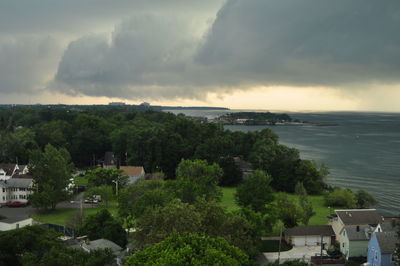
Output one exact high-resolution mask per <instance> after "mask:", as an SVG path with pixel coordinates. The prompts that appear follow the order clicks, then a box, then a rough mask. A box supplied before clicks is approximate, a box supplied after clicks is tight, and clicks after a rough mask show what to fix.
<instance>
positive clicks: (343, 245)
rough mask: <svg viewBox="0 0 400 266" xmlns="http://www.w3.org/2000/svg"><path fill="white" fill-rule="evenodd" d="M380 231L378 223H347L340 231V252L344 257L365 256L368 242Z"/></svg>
mask: <svg viewBox="0 0 400 266" xmlns="http://www.w3.org/2000/svg"><path fill="white" fill-rule="evenodd" d="M377 232H382V229H381V226H380V225H379V224H378V225H369V224H368V225H347V226H345V227H343V229H342V231H341V233H340V236H341V237H340V241H339V243H340V252H342V253H343V255H344V256H345V257H346V259H348V258H351V257H366V256H367V254H368V243H369V241H370V239H371V238H372V236H373V235H374V234H375V233H377Z"/></svg>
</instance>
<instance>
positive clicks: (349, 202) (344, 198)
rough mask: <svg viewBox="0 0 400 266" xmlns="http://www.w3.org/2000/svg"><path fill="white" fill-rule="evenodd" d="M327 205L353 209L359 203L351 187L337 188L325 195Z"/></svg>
mask: <svg viewBox="0 0 400 266" xmlns="http://www.w3.org/2000/svg"><path fill="white" fill-rule="evenodd" d="M325 205H327V206H335V207H343V208H349V209H352V208H355V207H356V205H357V201H356V196H355V195H354V193H353V191H351V190H350V189H341V188H335V189H334V190H333V191H332V192H330V193H328V194H326V195H325Z"/></svg>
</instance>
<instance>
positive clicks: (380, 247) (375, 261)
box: [368, 232, 398, 266]
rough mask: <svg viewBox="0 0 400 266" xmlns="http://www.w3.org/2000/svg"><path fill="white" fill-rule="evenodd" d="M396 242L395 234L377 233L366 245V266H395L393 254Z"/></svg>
mask: <svg viewBox="0 0 400 266" xmlns="http://www.w3.org/2000/svg"><path fill="white" fill-rule="evenodd" d="M397 241H398V239H397V236H396V233H395V232H377V233H375V234H373V235H372V237H371V240H370V241H369V244H368V265H370V266H396V263H395V258H394V252H395V250H396V242H397Z"/></svg>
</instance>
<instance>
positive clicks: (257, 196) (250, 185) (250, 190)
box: [235, 170, 274, 213]
mask: <svg viewBox="0 0 400 266" xmlns="http://www.w3.org/2000/svg"><path fill="white" fill-rule="evenodd" d="M271 181H272V178H271V177H270V176H269V175H267V174H266V173H265V172H263V171H260V170H257V171H255V172H254V173H252V174H251V175H250V176H249V177H248V178H247V179H246V180H245V181H244V182H243V183H242V184H240V185H239V186H238V187H237V190H236V195H235V198H236V202H237V203H238V204H239V205H240V206H243V207H246V206H249V207H251V208H252V209H254V210H255V211H257V212H263V213H265V212H266V205H267V204H268V203H270V202H272V201H273V200H274V195H273V190H272V188H271V186H270V183H271Z"/></svg>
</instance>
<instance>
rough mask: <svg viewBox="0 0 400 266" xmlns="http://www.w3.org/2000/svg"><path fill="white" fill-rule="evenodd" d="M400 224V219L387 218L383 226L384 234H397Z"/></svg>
mask: <svg viewBox="0 0 400 266" xmlns="http://www.w3.org/2000/svg"><path fill="white" fill-rule="evenodd" d="M399 223H400V219H399V218H385V221H384V222H383V223H382V224H381V227H382V231H383V232H397V229H398V226H399Z"/></svg>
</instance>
